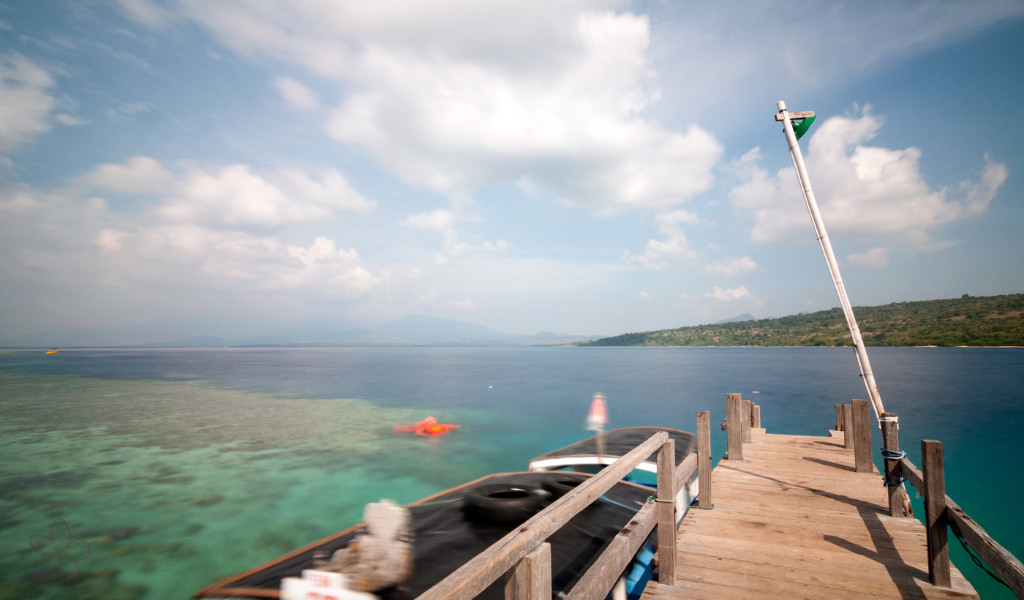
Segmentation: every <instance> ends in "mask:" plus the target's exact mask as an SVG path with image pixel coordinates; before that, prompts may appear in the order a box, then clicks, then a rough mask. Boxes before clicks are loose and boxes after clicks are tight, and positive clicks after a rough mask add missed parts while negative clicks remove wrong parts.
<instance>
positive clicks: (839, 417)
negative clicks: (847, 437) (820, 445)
mask: <svg viewBox="0 0 1024 600" xmlns="http://www.w3.org/2000/svg"><path fill="white" fill-rule="evenodd" d="M842 430H843V405H842V404H836V431H842Z"/></svg>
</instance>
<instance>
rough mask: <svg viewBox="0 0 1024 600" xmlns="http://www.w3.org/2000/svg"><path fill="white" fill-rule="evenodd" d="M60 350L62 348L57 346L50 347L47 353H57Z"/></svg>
mask: <svg viewBox="0 0 1024 600" xmlns="http://www.w3.org/2000/svg"><path fill="white" fill-rule="evenodd" d="M58 352H60V350H58V349H56V348H50V349H49V350H47V351H46V353H47V354H57V353H58Z"/></svg>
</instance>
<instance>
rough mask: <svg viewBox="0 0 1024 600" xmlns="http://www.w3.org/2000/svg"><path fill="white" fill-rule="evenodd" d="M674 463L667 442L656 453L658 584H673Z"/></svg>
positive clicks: (670, 444)
mask: <svg viewBox="0 0 1024 600" xmlns="http://www.w3.org/2000/svg"><path fill="white" fill-rule="evenodd" d="M675 464H676V441H675V440H673V439H669V440H668V441H667V442H665V444H664V445H663V446H662V447H661V450H659V451H658V496H657V505H658V511H657V512H658V582H659V583H663V584H665V585H675V582H676V511H675V509H676V505H675V498H676V486H675V477H674V476H673V471H674V470H675V469H674V467H675ZM548 597H549V598H550V597H551V596H550V594H549V595H548Z"/></svg>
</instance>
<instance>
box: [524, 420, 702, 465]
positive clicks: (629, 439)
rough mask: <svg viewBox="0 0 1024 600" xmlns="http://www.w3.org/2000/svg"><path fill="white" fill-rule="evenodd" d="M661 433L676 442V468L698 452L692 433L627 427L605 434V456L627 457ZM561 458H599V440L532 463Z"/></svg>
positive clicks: (651, 458)
mask: <svg viewBox="0 0 1024 600" xmlns="http://www.w3.org/2000/svg"><path fill="white" fill-rule="evenodd" d="M659 431H664V432H667V433H668V435H669V437H670V438H672V439H673V440H675V441H676V466H679V465H680V464H681V463H682V462H683V460H684V459H685V458H686V457H687V456H689V455H690V454H693V453H695V452H697V436H695V435H693V434H692V433H687V432H685V431H679V430H678V429H664V428H660V427H626V428H624V429H613V430H611V431H609V432H607V433H605V434H604V436H603V437H604V455H605V456H617V457H618V456H625V455H626V454H629V453H630V452H632V451H633V450H634V449H635V448H636V447H637V446H639V445H640V444H642V443H644V442H646V441H647V440H648V439H649V438H650V437H651V436H652V435H654V434H656V433H658V432H659ZM561 456H597V438H596V437H592V438H588V439H585V440H583V441H580V442H576V443H575V444H572V445H570V446H566V447H565V448H560V449H558V450H555V451H554V452H548V453H547V454H545V455H543V456H538V457H537V458H535V459H533V460H532V461H530V462H531V463H532V462H534V461H538V460H545V459H548V458H558V457H561ZM647 460H648V461H650V462H657V454H656V453H655V454H652V455H651V456H650V457H648V459H647Z"/></svg>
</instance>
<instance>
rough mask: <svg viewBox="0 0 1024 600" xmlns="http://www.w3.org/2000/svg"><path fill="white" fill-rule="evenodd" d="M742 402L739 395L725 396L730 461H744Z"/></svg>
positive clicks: (727, 448) (726, 432)
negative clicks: (741, 427)
mask: <svg viewBox="0 0 1024 600" xmlns="http://www.w3.org/2000/svg"><path fill="white" fill-rule="evenodd" d="M742 402H743V400H741V399H740V395H739V394H726V395H725V437H726V443H727V447H726V452H727V453H728V458H729V460H743V432H742V431H741V430H740V422H741V421H742V420H743V407H742V406H741V403H742Z"/></svg>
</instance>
